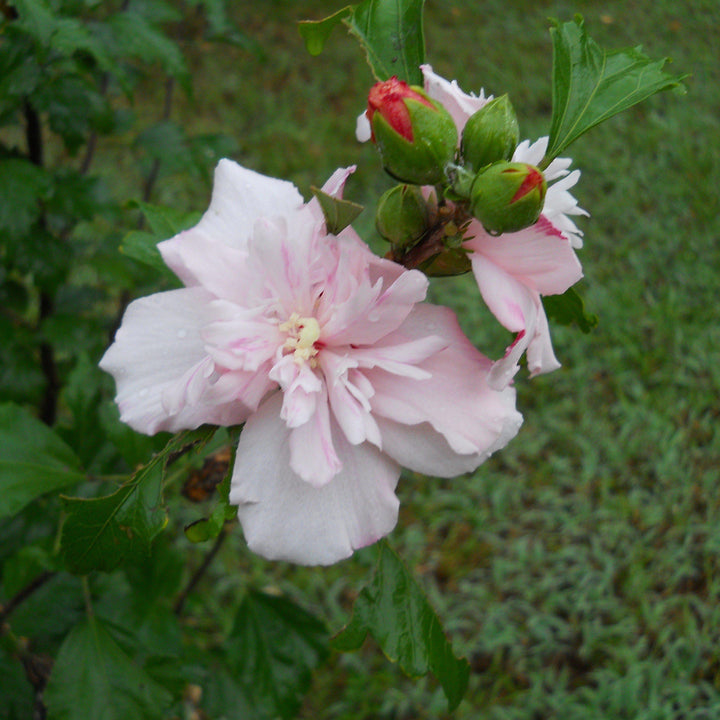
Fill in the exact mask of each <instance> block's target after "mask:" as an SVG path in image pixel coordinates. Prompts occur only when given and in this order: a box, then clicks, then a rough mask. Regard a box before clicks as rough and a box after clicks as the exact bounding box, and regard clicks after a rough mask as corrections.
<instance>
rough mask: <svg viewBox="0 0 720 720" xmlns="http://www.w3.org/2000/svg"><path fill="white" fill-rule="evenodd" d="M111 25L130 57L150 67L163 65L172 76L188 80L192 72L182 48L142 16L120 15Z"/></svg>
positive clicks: (124, 50)
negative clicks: (157, 64) (151, 64)
mask: <svg viewBox="0 0 720 720" xmlns="http://www.w3.org/2000/svg"><path fill="white" fill-rule="evenodd" d="M107 24H108V25H109V26H110V28H111V29H112V32H113V34H114V36H115V39H116V42H117V44H118V46H119V47H121V48H122V49H123V52H124V53H125V54H126V55H128V56H130V57H136V58H138V59H139V60H142V61H143V62H146V63H151V62H159V63H160V64H161V65H162V67H163V68H164V70H165V71H166V72H167V73H168V74H169V75H172V76H174V77H179V78H181V79H182V78H187V76H188V71H187V68H186V67H185V61H184V60H183V56H182V53H181V52H180V48H179V47H178V46H177V44H176V43H175V42H173V41H172V40H171V39H170V38H169V37H168V36H167V35H165V34H164V33H163V32H162V31H160V30H159V29H157V28H156V27H154V26H153V25H151V24H150V23H149V22H148V21H147V20H146V19H145V18H144V17H143V16H142V15H140V13H139V12H137V11H134V10H126V11H124V12H118V13H116V14H115V15H113V16H112V17H111V18H110V19H109V20H108V21H107Z"/></svg>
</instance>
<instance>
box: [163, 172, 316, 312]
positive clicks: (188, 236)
mask: <svg viewBox="0 0 720 720" xmlns="http://www.w3.org/2000/svg"><path fill="white" fill-rule="evenodd" d="M302 205H303V198H302V195H300V193H299V192H298V190H297V188H296V187H295V186H294V185H293V184H292V183H290V182H287V181H285V180H277V179H276V178H271V177H267V176H265V175H260V174H259V173H256V172H253V171H252V170H248V169H247V168H244V167H242V166H241V165H238V164H237V163H236V162H233V161H232V160H226V159H223V160H220V162H219V163H218V165H217V167H216V169H215V179H214V182H213V193H212V199H211V201H210V207H209V208H208V210H207V212H206V213H205V214H204V215H203V216H202V218H201V219H200V222H199V223H198V224H197V225H196V226H195V227H194V228H191V229H190V230H185V231H184V232H181V233H179V234H178V235H176V236H175V237H173V238H171V239H170V240H166V241H165V242H162V243H160V244H159V245H158V247H159V249H160V252H161V253H162V255H163V259H164V260H165V262H166V263H167V265H168V266H169V267H170V269H171V270H172V271H173V272H174V273H175V274H176V275H177V276H178V277H179V278H180V279H181V280H182V281H183V283H185V285H188V286H191V285H198V284H201V283H202V282H203V279H204V280H205V281H206V282H207V281H212V280H213V279H214V278H215V277H216V276H219V277H225V276H226V275H227V271H225V272H222V267H223V264H224V263H226V262H227V259H228V258H230V259H233V258H236V257H237V256H238V254H237V251H243V250H244V249H245V247H246V246H247V241H248V239H249V237H250V235H251V233H252V228H253V224H254V222H255V221H256V220H257V219H258V218H261V217H274V216H278V215H283V214H286V213H290V212H292V211H293V210H297V209H299V208H300V207H301V206H302ZM223 245H224V246H227V247H228V248H231V249H234V250H235V251H236V252H231V251H227V250H224V249H223V247H222V246H223ZM203 271H205V272H203ZM219 296H221V297H225V298H226V299H232V296H228V295H226V294H225V295H219Z"/></svg>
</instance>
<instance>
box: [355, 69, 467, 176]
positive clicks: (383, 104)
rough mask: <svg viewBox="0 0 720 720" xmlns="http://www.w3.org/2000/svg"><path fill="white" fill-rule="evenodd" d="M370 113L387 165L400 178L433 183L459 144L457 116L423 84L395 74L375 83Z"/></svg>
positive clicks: (443, 171)
mask: <svg viewBox="0 0 720 720" xmlns="http://www.w3.org/2000/svg"><path fill="white" fill-rule="evenodd" d="M366 115H367V118H368V120H369V121H370V127H371V128H372V139H373V141H374V142H375V144H376V145H377V147H378V150H379V151H380V154H381V156H382V161H383V165H384V167H385V169H386V170H387V171H388V172H389V173H390V174H391V175H392V176H393V177H395V178H397V179H398V180H402V181H404V182H408V183H413V184H415V185H434V184H436V183H439V182H441V181H442V180H444V178H445V167H446V165H447V164H448V163H449V162H450V161H451V160H453V158H454V156H455V149H456V147H457V139H458V138H457V128H456V127H455V122H454V120H453V119H452V117H451V116H450V114H449V113H448V111H447V110H445V108H444V107H443V106H442V105H439V104H438V103H435V102H433V101H432V100H431V99H430V98H429V97H428V96H427V94H426V93H425V92H424V90H422V88H419V87H415V86H412V87H411V86H409V85H408V84H407V83H406V82H404V81H403V80H398V79H397V78H396V77H393V78H390V80H386V81H385V82H380V83H377V84H376V85H374V86H373V87H372V88H371V90H370V95H369V97H368V109H367V113H366Z"/></svg>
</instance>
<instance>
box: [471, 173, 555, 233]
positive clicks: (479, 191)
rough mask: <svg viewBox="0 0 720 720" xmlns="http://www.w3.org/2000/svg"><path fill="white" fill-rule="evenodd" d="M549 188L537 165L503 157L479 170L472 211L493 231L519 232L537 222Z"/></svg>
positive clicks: (473, 187) (486, 228)
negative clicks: (506, 159)
mask: <svg viewBox="0 0 720 720" xmlns="http://www.w3.org/2000/svg"><path fill="white" fill-rule="evenodd" d="M546 191H547V182H546V181H545V178H544V177H543V174H542V173H541V172H540V170H538V169H537V168H536V167H534V166H532V165H527V164H526V163H518V162H505V161H504V160H501V161H500V162H496V163H493V164H492V165H490V166H489V167H487V168H485V170H482V171H481V172H479V173H478V174H477V177H476V178H475V182H474V183H473V186H472V192H471V195H470V212H471V213H472V214H473V215H474V216H475V217H476V218H477V219H478V220H479V221H480V222H481V223H482V225H483V227H484V228H485V230H487V232H489V233H490V234H491V235H500V234H502V233H511V232H517V231H518V230H522V229H523V228H526V227H530V225H534V224H535V223H536V222H537V219H538V218H539V217H540V213H541V212H542V209H543V203H544V201H545V192H546Z"/></svg>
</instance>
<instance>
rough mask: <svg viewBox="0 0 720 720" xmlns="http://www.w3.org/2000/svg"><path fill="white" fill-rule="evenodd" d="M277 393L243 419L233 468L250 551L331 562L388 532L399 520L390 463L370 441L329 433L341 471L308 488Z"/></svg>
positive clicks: (233, 495)
mask: <svg viewBox="0 0 720 720" xmlns="http://www.w3.org/2000/svg"><path fill="white" fill-rule="evenodd" d="M281 402H282V398H281V397H280V394H279V393H277V394H275V395H272V396H271V397H270V398H269V399H268V400H266V401H265V402H264V403H263V404H262V405H261V406H260V408H259V410H258V412H257V413H256V414H255V415H253V416H252V417H251V418H250V419H249V420H248V422H247V424H246V425H245V429H244V430H243V433H242V435H241V437H240V444H239V446H238V452H237V459H236V462H235V467H234V469H233V476H232V485H231V489H230V502H231V503H233V504H236V505H238V506H239V507H238V517H239V519H240V523H241V524H242V527H243V532H244V533H245V538H246V540H247V543H248V545H249V547H250V549H251V550H253V551H254V552H256V553H258V554H259V555H262V556H263V557H266V558H268V559H270V560H288V561H290V562H295V563H300V564H303V565H330V564H332V563H335V562H338V561H339V560H342V559H343V558H346V557H349V556H350V555H351V554H352V553H353V551H354V550H356V549H357V548H360V547H364V546H365V545H370V544H371V543H373V542H375V541H376V540H378V539H379V538H381V537H383V536H384V535H386V534H387V533H389V532H390V531H391V530H392V529H393V527H395V524H396V522H397V513H398V500H397V497H396V496H395V493H394V490H395V486H396V485H397V480H398V477H399V475H400V468H399V467H398V466H397V464H396V463H395V462H393V461H392V460H390V459H389V458H387V457H385V456H383V455H382V454H381V453H380V452H379V451H378V450H377V449H376V448H375V447H373V446H372V445H368V444H363V445H360V446H357V447H355V446H352V445H350V444H349V443H347V441H345V440H344V437H343V436H342V433H334V436H335V437H336V442H335V444H336V447H337V451H338V457H339V458H340V460H341V462H342V470H341V471H340V472H339V473H338V474H337V475H336V476H335V477H334V478H333V480H332V481H331V482H329V483H328V484H326V485H324V486H323V487H313V486H312V485H310V484H309V483H307V482H305V481H304V480H302V479H301V478H300V477H298V476H297V475H296V474H295V473H294V472H293V471H292V470H291V468H290V431H289V430H288V428H287V427H286V426H285V424H284V423H283V422H282V420H280V404H281Z"/></svg>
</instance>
